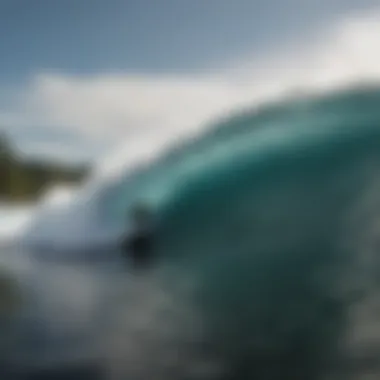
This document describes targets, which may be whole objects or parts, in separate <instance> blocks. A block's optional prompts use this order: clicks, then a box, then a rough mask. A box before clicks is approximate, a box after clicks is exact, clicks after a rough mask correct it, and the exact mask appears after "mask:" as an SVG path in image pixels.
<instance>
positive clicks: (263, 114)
mask: <svg viewBox="0 0 380 380" xmlns="http://www.w3.org/2000/svg"><path fill="white" fill-rule="evenodd" d="M99 194H100V195H99V198H97V201H96V202H95V203H96V211H97V214H96V215H97V217H98V218H99V219H100V220H101V222H102V223H103V225H104V226H105V227H106V226H107V227H110V226H122V224H123V223H124V222H125V216H126V214H127V212H128V207H129V206H130V205H133V204H134V203H135V202H139V201H144V202H148V204H150V205H151V207H152V208H153V209H154V211H155V212H156V215H157V218H158V240H157V245H156V249H157V250H156V252H157V256H156V259H155V260H156V262H155V268H154V270H152V271H151V272H148V273H146V274H145V275H137V274H134V273H133V272H128V273H125V272H123V271H122V273H121V276H120V268H119V271H114V270H113V269H112V270H111V269H110V267H108V268H107V269H105V268H103V270H102V269H99V268H97V269H96V273H95V270H94V271H93V272H92V269H91V267H88V268H86V271H85V272H86V273H85V275H84V274H83V273H84V272H83V273H82V272H80V271H78V270H76V272H75V273H76V276H77V277H80V280H78V286H79V287H83V289H85V285H84V284H83V281H85V283H86V284H87V285H86V286H87V288H89V285H88V284H90V283H91V282H94V281H95V282H96V283H97V284H98V285H97V286H98V287H99V288H102V286H101V285H100V284H101V280H100V279H102V281H104V282H105V283H106V284H108V285H107V286H105V287H104V288H103V289H100V290H99V291H98V290H96V291H91V292H90V291H88V293H86V292H83V293H84V294H85V295H86V294H91V297H90V296H86V297H87V298H88V299H91V302H92V303H93V304H96V305H98V304H99V305H102V306H101V308H102V310H107V311H109V316H108V317H107V318H110V319H108V321H110V320H112V323H111V322H110V323H109V328H106V329H105V330H102V334H103V335H102V337H101V342H102V346H103V351H104V352H103V353H102V354H100V356H102V360H99V362H100V363H102V365H103V366H104V368H105V373H107V374H109V375H110V374H111V373H112V374H115V373H116V374H117V376H116V375H115V376H116V377H110V378H112V379H113V378H116V379H137V378H138V379H144V380H145V379H147V380H148V379H152V378H154V379H161V378H162V379H207V380H210V379H251V378H253V379H292V380H293V379H325V378H327V376H331V377H330V378H332V379H338V378H339V379H340V378H343V379H347V378H353V379H356V378H357V379H359V378H362V376H364V375H365V374H366V373H373V374H379V375H380V361H378V360H377V357H379V354H380V334H379V332H378V330H380V329H379V327H380V324H379V323H378V321H377V319H378V313H379V312H378V310H380V307H379V306H380V298H379V287H378V285H379V284H378V278H379V273H380V272H379V269H380V266H379V264H380V260H379V259H378V257H379V255H378V247H379V244H378V240H379V236H380V223H379V222H380V90H378V89H356V90H355V89H353V90H347V91H344V92H343V91H342V92H340V93H334V94H329V95H324V96H321V97H314V98H305V99H300V100H296V101H292V102H290V101H288V102H284V103H281V104H274V105H268V106H267V107H265V108H262V109H260V110H256V111H250V110H247V111H246V112H244V113H238V114H236V115H234V116H231V117H230V118H226V119H225V120H222V121H220V122H217V123H215V126H213V127H212V128H211V129H209V130H208V132H207V133H206V134H205V135H203V136H200V137H198V138H197V139H194V140H192V141H189V142H186V143H183V144H182V145H181V146H180V147H177V148H176V149H175V150H172V151H169V152H168V153H167V154H166V155H165V156H163V157H161V158H160V159H158V160H156V161H155V162H153V163H152V164H151V165H150V166H149V167H146V168H144V169H141V170H140V171H138V172H136V173H135V174H133V175H132V176H130V175H128V176H125V178H123V177H120V178H119V179H118V180H117V181H115V182H113V183H108V184H107V183H105V184H104V186H103V187H102V188H101V189H100V192H99ZM110 254H111V253H110ZM115 265H117V264H115ZM44 270H45V272H44V273H45V276H44V277H41V278H42V279H45V278H46V279H47V277H48V276H47V275H46V273H47V269H46V268H45V269H44ZM70 270H71V269H68V268H67V267H65V270H64V271H63V272H64V273H66V272H65V271H67V274H66V275H65V276H66V277H67V279H68V281H67V282H70V281H71V284H70V287H68V289H72V288H73V287H75V283H74V277H69V275H70ZM123 270H124V269H123ZM102 271H103V272H102ZM107 271H108V272H107ZM100 272H102V273H101V274H99V273H100ZM106 272H107V273H108V274H107V273H106ZM116 272H117V273H118V275H116ZM81 273H82V274H81ZM65 276H63V275H62V274H61V277H62V278H66V277H65ZM52 277H53V278H52V280H51V281H54V276H52ZM86 278H91V280H86ZM75 281H77V280H75ZM41 283H43V286H45V284H46V282H44V281H42V280H41ZM64 284H65V282H64V281H63V282H62V284H61V287H62V288H64V287H65V285H64ZM79 284H82V285H79ZM110 284H114V289H113V291H114V292H111V290H110V289H109V287H110V286H109V285H110ZM41 286H42V285H41ZM43 286H42V287H43ZM45 287H46V286H45ZM47 288H48V287H47ZM78 289H79V288H78ZM91 289H94V288H93V287H91ZM104 289H107V292H108V293H107V292H105V291H104ZM49 291H50V289H49ZM51 292H52V293H53V289H51ZM110 292H111V293H112V294H113V295H112V297H110V294H111V293H110ZM120 292H121V293H120ZM64 293H65V292H63V291H62V292H61V293H60V294H61V297H62V298H61V299H59V298H58V301H59V302H57V300H55V302H56V303H61V304H62V305H65V303H64V302H63V301H65V302H66V301H67V304H69V302H68V300H69V297H70V295H64ZM68 293H70V292H68ZM41 297H42V296H41ZM102 297H105V298H106V300H107V302H108V304H107V307H104V303H103V304H102V303H101V302H98V301H99V299H100V298H102ZM113 297H119V298H113ZM66 298H67V299H66ZM78 299H81V298H80V297H79V295H78ZM61 301H62V302H61ZM78 303H79V301H78ZM74 309H75V308H73V310H74ZM59 310H60V311H61V310H63V307H62V306H61V307H60V308H59ZM75 311H76V313H77V314H78V315H79V314H80V313H79V312H78V310H77V309H75ZM86 312H87V314H88V315H91V313H90V312H88V310H87V311H86ZM87 318H89V321H90V320H91V318H90V317H88V316H87ZM84 321H86V319H84ZM141 321H143V322H141ZM103 322H104V321H103ZM103 322H102V323H103ZM82 323H84V322H83V318H82ZM88 324H90V322H88ZM103 324H104V323H103ZM92 334H94V332H92ZM62 335H64V334H62ZM118 340H119V341H118ZM116 341H117V342H118V343H117V342H116ZM153 373H154V375H153ZM152 376H154V377H152ZM350 376H351V377H350Z"/></svg>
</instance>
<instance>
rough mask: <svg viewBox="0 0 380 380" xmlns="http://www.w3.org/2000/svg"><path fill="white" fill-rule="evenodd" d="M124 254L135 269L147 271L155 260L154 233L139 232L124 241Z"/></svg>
mask: <svg viewBox="0 0 380 380" xmlns="http://www.w3.org/2000/svg"><path fill="white" fill-rule="evenodd" d="M123 245H124V247H123V248H124V252H125V254H126V255H127V256H128V257H129V259H130V262H131V265H132V267H133V268H134V269H137V270H140V269H147V268H148V267H149V266H151V264H152V261H153V259H154V257H153V256H154V253H153V250H154V236H153V233H152V231H149V230H148V231H137V232H135V233H132V234H131V235H129V236H128V237H127V238H126V239H125V241H124V244H123Z"/></svg>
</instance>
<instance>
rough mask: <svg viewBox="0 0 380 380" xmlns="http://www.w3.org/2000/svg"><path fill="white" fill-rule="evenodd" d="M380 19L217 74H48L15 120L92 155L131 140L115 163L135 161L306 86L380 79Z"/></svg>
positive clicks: (338, 27)
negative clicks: (55, 132) (70, 136)
mask: <svg viewBox="0 0 380 380" xmlns="http://www.w3.org/2000/svg"><path fill="white" fill-rule="evenodd" d="M379 21H380V12H379V11H374V12H371V14H363V15H353V16H352V17H349V18H346V19H343V20H340V21H339V22H337V23H336V24H335V26H334V27H332V28H326V30H325V31H322V32H321V34H320V35H319V37H318V38H317V39H314V41H311V42H310V44H309V45H308V46H305V45H303V46H299V45H293V46H283V47H282V48H281V49H279V50H278V51H276V52H273V54H271V55H267V56H265V57H263V56H262V57H260V59H259V60H258V59H250V58H246V59H244V60H241V61H240V62H235V63H234V64H233V65H231V66H230V67H228V68H220V69H218V70H215V72H214V73H212V74H207V73H206V74H203V75H178V76H160V75H131V74H122V73H116V74H100V75H97V76H89V77H80V76H73V75H70V74H65V73H42V74H39V75H37V76H36V77H35V78H34V79H33V81H32V82H31V83H30V85H29V86H28V88H27V89H26V90H25V92H24V94H23V96H22V97H21V98H20V101H19V104H18V105H17V106H18V110H17V112H18V114H17V112H16V114H15V115H13V116H12V117H13V119H14V120H18V118H19V119H20V118H21V119H22V118H23V120H33V122H34V123H37V122H38V123H39V124H41V125H42V124H43V125H47V126H50V127H51V128H66V129H68V130H70V131H72V132H74V133H75V134H77V135H78V136H81V138H84V139H85V141H87V142H88V149H89V150H91V148H90V147H91V146H92V144H97V145H99V144H104V146H108V145H109V144H120V143H121V142H122V141H125V145H124V149H123V152H122V154H121V155H120V154H118V155H116V156H115V157H114V158H113V159H114V160H115V161H116V162H118V161H120V160H121V161H123V160H132V158H136V157H138V156H139V155H140V156H147V155H151V154H153V153H154V152H156V151H157V150H159V149H160V147H162V146H163V145H164V144H165V143H166V142H167V141H170V140H173V139H174V138H177V137H181V136H182V135H184V134H186V133H189V132H192V131H197V130H198V129H199V128H200V127H202V126H203V125H204V123H205V122H206V121H207V120H210V119H212V118H214V117H215V116H217V115H220V114H221V113H224V112H227V111H228V110H230V109H234V108H236V107H238V106H241V105H247V104H254V103H257V102H259V101H261V100H264V99H268V98H269V97H272V96H279V95H281V94H284V93H286V92H287V91H292V90H299V89H301V88H306V89H309V90H325V89H329V88H335V87H338V86H341V85H345V84H349V83H351V82H355V81H358V80H378V79H380V64H379V62H380V50H379V46H380V22H379ZM20 115H21V116H20ZM8 118H11V116H10V115H8ZM13 119H12V118H11V120H13ZM83 149H86V148H85V147H84V148H83ZM121 156H123V159H122V158H121ZM130 162H131V161H130Z"/></svg>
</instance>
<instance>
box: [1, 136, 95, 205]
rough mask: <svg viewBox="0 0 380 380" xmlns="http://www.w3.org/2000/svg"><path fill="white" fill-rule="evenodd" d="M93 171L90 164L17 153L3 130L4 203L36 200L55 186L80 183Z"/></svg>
mask: <svg viewBox="0 0 380 380" xmlns="http://www.w3.org/2000/svg"><path fill="white" fill-rule="evenodd" d="M89 170H90V166H89V165H76V166H75V165H65V164H61V163H57V162H54V161H47V160H32V159H29V158H28V159H27V158H24V157H22V156H20V155H19V154H17V152H16V150H15V149H14V148H13V147H12V143H11V142H10V140H9V138H7V136H5V135H4V134H2V133H0V200H1V202H4V203H30V202H34V201H36V200H37V199H38V198H39V197H40V195H42V194H44V193H45V191H46V189H48V188H50V187H51V186H54V185H58V184H60V185H69V186H72V185H77V184H79V183H80V182H81V181H83V180H84V179H85V178H86V176H87V174H88V173H89Z"/></svg>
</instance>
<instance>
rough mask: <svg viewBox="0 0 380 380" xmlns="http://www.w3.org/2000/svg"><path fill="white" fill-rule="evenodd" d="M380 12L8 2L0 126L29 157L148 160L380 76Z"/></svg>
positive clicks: (279, 3) (250, 1) (338, 3)
mask: <svg viewBox="0 0 380 380" xmlns="http://www.w3.org/2000/svg"><path fill="white" fill-rule="evenodd" d="M378 5H380V3H379V2H375V1H372V0H261V1H254V0H207V1H205V0H191V1H190V0H186V1H185V0H150V1H148V0H33V1H30V0H0V56H1V59H0V128H2V129H5V130H6V131H7V132H8V133H9V134H10V135H11V136H12V137H13V138H14V139H15V141H16V143H17V146H18V147H19V148H20V149H21V150H22V151H23V152H24V153H28V154H42V155H45V156H49V157H53V156H54V157H55V158H60V159H70V160H74V161H75V160H88V159H91V160H92V159H93V158H94V157H97V156H98V155H100V154H102V153H103V152H105V151H106V150H109V149H111V150H112V147H113V146H115V145H120V144H121V143H122V142H123V141H125V144H126V147H125V148H124V150H127V151H128V152H129V154H130V156H133V155H135V154H136V152H145V153H144V154H149V153H150V152H153V151H155V149H157V147H159V146H162V145H163V144H164V143H165V142H166V141H169V140H170V138H176V137H180V136H182V134H183V133H185V131H190V130H191V131H195V130H197V128H199V126H200V125H201V124H203V123H204V122H205V121H206V120H208V119H210V118H212V117H214V116H215V115H218V114H220V113H223V112H224V111H225V110H227V109H229V108H230V107H231V108H234V107H235V106H238V105H240V104H247V103H248V104H249V102H254V101H257V98H258V97H260V96H261V95H260V94H262V93H265V92H267V93H268V91H269V90H270V91H272V92H273V91H274V88H275V87H276V86H277V84H281V86H280V87H281V88H285V87H286V86H288V87H289V86H290V87H291V86H292V85H293V82H292V81H294V82H295V83H296V82H297V83H296V84H297V85H301V84H303V83H304V82H305V81H306V82H307V80H306V79H305V78H306V77H308V76H310V77H315V75H314V74H315V73H316V72H317V73H318V75H319V76H320V78H322V77H323V78H322V79H321V80H322V82H323V80H325V82H326V81H331V75H332V76H333V77H334V78H337V77H339V75H341V76H342V74H341V73H344V75H345V77H344V78H340V79H341V80H346V79H348V78H351V77H354V76H355V75H356V76H358V72H359V74H361V73H364V74H366V73H369V74H371V75H374V74H376V75H377V74H378V71H377V68H376V67H374V66H373V65H372V66H370V67H367V66H368V65H367V64H365V65H364V66H365V67H364V66H363V62H364V61H365V62H367V61H372V60H370V59H369V58H372V56H371V55H370V54H374V53H373V50H374V49H375V48H376V46H378V42H380V36H379V37H376V36H378V35H379V33H378V32H379V30H378V29H377V26H376V24H377V21H379V19H378V18H377V15H380V11H378V9H380V8H379V7H378ZM377 39H379V41H378V40H377ZM368 44H371V45H370V46H367V45H368ZM347 46H348V47H347ZM366 46H367V47H366ZM363 48H364V49H365V54H366V55H365V56H364V55H363V52H362V50H361V49H363ZM347 54H348V55H347ZM358 56H363V59H362V61H361V62H356V61H355V64H351V63H350V62H351V61H353V59H355V60H357V57H358ZM321 57H322V58H321ZM342 57H344V58H342ZM352 57H353V58H352ZM351 58H352V59H351ZM364 58H365V59H364ZM303 60H304V61H305V62H304V63H303V62H302V61H303ZM342 61H344V62H345V66H344V65H343V64H342ZM347 62H348V63H350V64H351V66H350V65H348V64H347ZM342 65H343V66H344V67H343V66H342ZM366 65H367V66H366ZM353 66H355V69H353ZM300 73H301V74H302V75H301V77H302V78H301V77H300V76H299V74H300ZM326 73H327V74H326ZM332 73H334V74H332ZM337 73H338V74H339V75H337ZM296 74H297V75H296ZM344 75H343V76H344ZM277 78H278V79H277ZM289 78H291V80H290V81H289ZM285 82H287V83H285ZM277 87H278V86H277ZM258 88H259V89H260V91H258ZM264 90H265V91H264ZM270 91H269V92H270ZM258 92H260V94H259V93H258ZM253 95H255V96H253ZM259 95H260V96H259ZM128 159H129V158H128Z"/></svg>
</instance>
